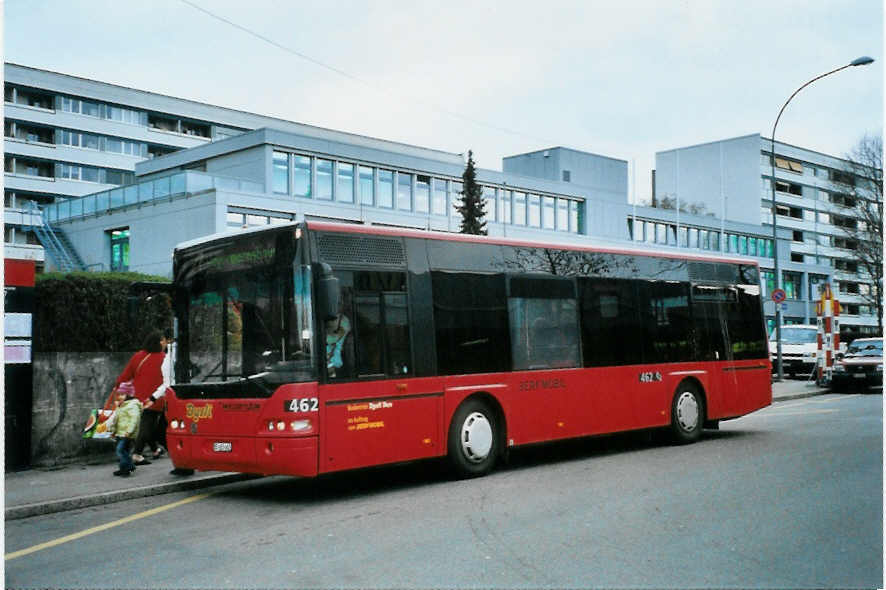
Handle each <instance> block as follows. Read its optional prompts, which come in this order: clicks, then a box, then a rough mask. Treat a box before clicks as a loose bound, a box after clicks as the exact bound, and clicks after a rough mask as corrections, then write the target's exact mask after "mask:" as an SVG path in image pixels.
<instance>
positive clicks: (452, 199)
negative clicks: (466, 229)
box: [449, 180, 464, 216]
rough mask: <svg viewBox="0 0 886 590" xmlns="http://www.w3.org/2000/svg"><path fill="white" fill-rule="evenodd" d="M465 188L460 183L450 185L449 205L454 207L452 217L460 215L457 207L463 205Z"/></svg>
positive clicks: (454, 182)
mask: <svg viewBox="0 0 886 590" xmlns="http://www.w3.org/2000/svg"><path fill="white" fill-rule="evenodd" d="M463 188H464V186H463V185H462V183H460V182H456V181H454V180H453V181H452V182H450V183H449V203H450V204H451V205H452V212H451V215H453V216H457V215H459V213H458V210H457V207H458V206H459V205H461V197H462V195H461V192H462V189H463Z"/></svg>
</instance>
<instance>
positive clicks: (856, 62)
mask: <svg viewBox="0 0 886 590" xmlns="http://www.w3.org/2000/svg"><path fill="white" fill-rule="evenodd" d="M872 63H874V58H872V57H868V56H866V55H865V56H862V57H859V58H856V59H853V60H852V61H851V62H849V63H848V64H846V65H845V66H840V67H839V68H837V69H836V70H831V71H830V72H826V73H824V74H822V75H820V76H816V77H815V78H813V79H811V80H809V81H808V82H806V83H805V84H803V85H802V86H800V87H799V88H797V89H796V90H795V91H794V93H793V94H792V95H791V96H790V97H789V98H788V99H787V100H786V101H785V103H784V104H783V105H782V106H781V110H780V111H778V116H777V117H776V118H775V124H774V125H773V126H772V136H771V138H770V147H769V162H770V164H771V165H772V259H773V261H774V266H775V268H774V272H775V287H776V288H778V286H779V285H780V284H781V273H780V272H779V269H778V234H777V231H778V223H777V222H776V209H775V128H776V127H778V121H779V119H781V114H782V113H783V112H784V109H785V107H787V106H788V103H789V102H791V100H792V99H793V98H794V97H795V96H797V94H799V92H800V91H801V90H803V89H804V88H806V87H807V86H809V85H810V84H812V83H813V82H815V81H816V80H821V79H822V78H824V77H825V76H830V75H831V74H836V73H837V72H839V71H840V70H845V69H846V68H851V67H854V66H866V65H870V64H872ZM775 341H776V351H777V352H776V366H777V367H778V381H781V380H782V379H783V378H784V366H783V364H782V360H781V308H780V307H779V304H778V303H776V304H775Z"/></svg>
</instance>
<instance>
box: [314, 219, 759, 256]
mask: <svg viewBox="0 0 886 590" xmlns="http://www.w3.org/2000/svg"><path fill="white" fill-rule="evenodd" d="M306 225H307V227H308V229H311V230H322V231H333V232H341V233H352V234H368V235H380V236H402V237H409V238H425V239H427V238H431V239H434V240H441V241H450V242H472V243H478V244H498V245H503V246H523V247H532V248H557V249H564V250H577V251H582V252H605V253H608V254H638V255H642V256H654V257H657V258H677V259H680V260H700V261H704V262H727V263H731V264H753V265H755V266H759V263H758V262H757V260H755V259H754V258H750V257H742V256H722V255H712V254H704V253H701V252H699V253H695V252H693V253H690V254H687V253H684V252H683V251H682V250H677V249H676V248H675V249H674V250H673V251H664V252H663V251H661V250H658V249H656V250H651V249H648V248H637V247H632V246H622V245H621V244H618V245H609V244H605V245H601V244H599V243H598V244H594V243H588V244H576V243H574V242H571V243H570V242H565V241H564V242H557V241H549V242H548V241H544V242H542V241H533V240H521V239H516V238H507V237H502V236H477V235H471V234H460V233H452V232H443V231H434V230H422V229H411V228H404V227H395V226H386V225H385V226H381V225H364V224H357V223H335V222H330V221H310V220H309V221H307V222H306Z"/></svg>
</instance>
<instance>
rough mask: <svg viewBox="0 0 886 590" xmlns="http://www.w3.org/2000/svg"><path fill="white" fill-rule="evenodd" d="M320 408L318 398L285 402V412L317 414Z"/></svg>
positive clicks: (304, 398)
mask: <svg viewBox="0 0 886 590" xmlns="http://www.w3.org/2000/svg"><path fill="white" fill-rule="evenodd" d="M319 406H320V402H318V401H317V398H316V397H303V398H297V399H288V400H286V401H284V402H283V411H284V412H316V411H317V409H318V408H319Z"/></svg>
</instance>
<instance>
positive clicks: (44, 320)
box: [32, 272, 172, 352]
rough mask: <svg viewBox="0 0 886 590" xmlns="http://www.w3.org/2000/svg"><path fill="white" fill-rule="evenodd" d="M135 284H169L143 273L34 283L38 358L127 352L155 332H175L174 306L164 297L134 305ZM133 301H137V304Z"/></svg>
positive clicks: (55, 276)
mask: <svg viewBox="0 0 886 590" xmlns="http://www.w3.org/2000/svg"><path fill="white" fill-rule="evenodd" d="M137 281H145V282H168V279H167V278H165V277H158V276H151V275H144V274H139V273H131V272H125V273H93V272H72V273H46V274H41V275H38V276H37V277H36V284H35V289H34V300H35V301H34V303H35V305H34V325H33V330H32V332H33V347H34V351H35V352H129V351H134V350H138V348H139V347H140V345H141V343H142V340H144V338H145V336H147V334H148V332H150V331H151V330H166V329H169V328H171V326H172V300H171V298H170V297H169V295H168V294H166V293H163V292H162V291H155V292H150V293H143V294H142V295H143V296H142V297H140V298H139V301H140V303H139V304H138V305H133V304H132V303H131V301H130V295H131V293H130V285H131V284H132V283H134V282H137ZM133 301H134V300H133Z"/></svg>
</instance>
